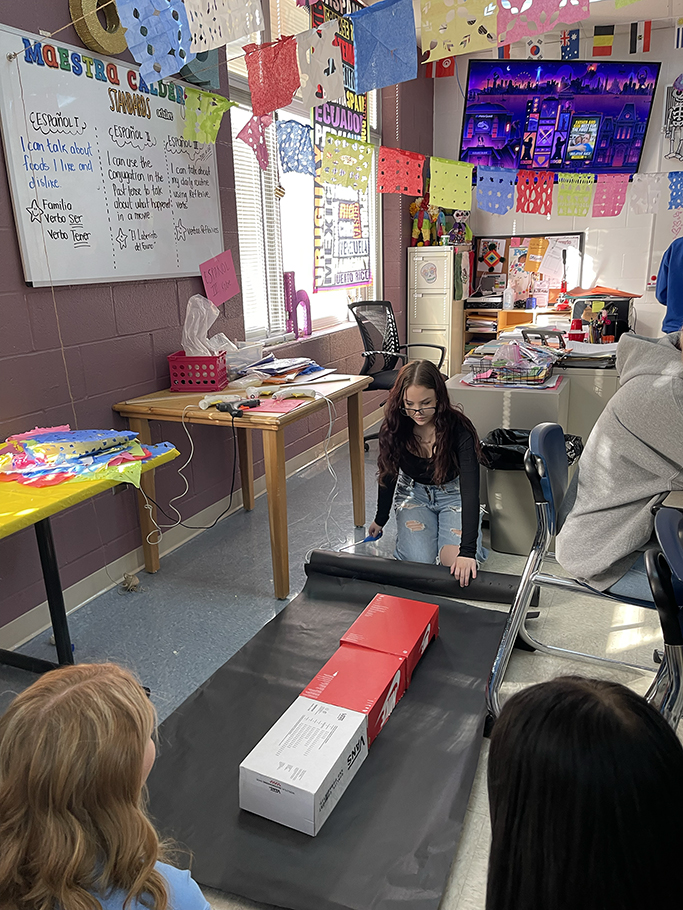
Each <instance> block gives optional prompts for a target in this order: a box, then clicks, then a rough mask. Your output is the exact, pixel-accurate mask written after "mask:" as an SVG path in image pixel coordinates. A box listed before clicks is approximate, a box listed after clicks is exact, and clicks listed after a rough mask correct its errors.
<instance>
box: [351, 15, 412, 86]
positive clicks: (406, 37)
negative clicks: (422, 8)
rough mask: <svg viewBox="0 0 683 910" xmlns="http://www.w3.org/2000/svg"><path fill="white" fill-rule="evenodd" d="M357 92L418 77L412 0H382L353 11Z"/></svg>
mask: <svg viewBox="0 0 683 910" xmlns="http://www.w3.org/2000/svg"><path fill="white" fill-rule="evenodd" d="M349 19H350V20H351V21H352V22H353V48H354V56H355V58H356V64H355V66H356V93H357V94H359V95H364V94H365V92H371V91H372V90H373V89H376V88H385V87H386V86H387V85H395V84H396V83H398V82H409V81H410V80H411V79H415V77H416V76H417V35H416V33H415V16H414V13H413V3H412V0H380V2H379V3H375V4H374V5H373V6H366V7H365V9H360V10H357V12H355V13H351V15H350V16H349Z"/></svg>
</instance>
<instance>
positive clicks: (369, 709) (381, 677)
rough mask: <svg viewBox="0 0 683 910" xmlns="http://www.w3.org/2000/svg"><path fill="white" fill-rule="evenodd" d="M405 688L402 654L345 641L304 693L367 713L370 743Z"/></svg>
mask: <svg viewBox="0 0 683 910" xmlns="http://www.w3.org/2000/svg"><path fill="white" fill-rule="evenodd" d="M405 690H406V662H405V660H404V659H403V658H402V657H398V656H397V655H395V654H387V653H383V652H381V651H376V650H370V649H369V648H357V647H355V646H354V645H348V644H342V646H341V647H340V648H339V650H338V651H336V652H335V653H334V655H333V656H332V657H331V658H330V659H329V660H328V661H327V663H326V664H325V666H324V667H323V668H322V669H321V670H320V672H319V673H318V674H317V675H316V676H314V677H313V679H312V680H311V681H310V683H309V684H308V685H307V686H306V688H305V689H304V690H303V692H302V693H301V695H302V697H303V698H311V699H314V700H315V701H320V702H324V703H326V704H328V705H336V706H337V707H339V708H348V709H349V710H350V711H359V712H360V713H362V714H367V717H368V746H370V745H371V744H372V741H373V740H374V739H375V737H376V736H377V734H378V733H379V731H380V730H381V729H382V727H383V726H384V724H385V723H386V722H387V720H388V719H389V715H390V714H391V712H392V711H393V710H394V708H395V707H396V703H397V702H398V700H399V699H400V698H401V697H402V695H403V693H404V692H405Z"/></svg>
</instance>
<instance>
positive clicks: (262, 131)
mask: <svg viewBox="0 0 683 910" xmlns="http://www.w3.org/2000/svg"><path fill="white" fill-rule="evenodd" d="M272 122H273V115H272V114H266V116H265V117H250V118H249V120H248V121H247V122H246V123H245V125H244V126H243V127H242V129H241V130H240V131H239V133H238V134H237V138H238V139H241V140H242V142H246V144H247V145H248V146H249V148H251V149H252V150H253V152H254V154H255V155H256V160H257V161H258V163H259V167H260V168H261V170H262V171H265V169H266V168H267V167H268V160H269V156H268V146H267V145H266V129H267V128H268V127H269V126H270V124H271V123H272Z"/></svg>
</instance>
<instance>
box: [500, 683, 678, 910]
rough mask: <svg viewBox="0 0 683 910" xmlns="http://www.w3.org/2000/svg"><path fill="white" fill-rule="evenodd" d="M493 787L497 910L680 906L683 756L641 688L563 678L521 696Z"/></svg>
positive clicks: (505, 725)
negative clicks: (638, 689)
mask: <svg viewBox="0 0 683 910" xmlns="http://www.w3.org/2000/svg"><path fill="white" fill-rule="evenodd" d="M488 788H489V802H490V811H491V824H492V829H493V842H492V846H491V856H490V860H489V875H488V888H487V894H486V910H648V908H661V907H664V906H666V902H667V899H668V900H669V901H671V900H675V901H676V904H678V903H680V893H681V883H680V880H679V869H680V864H681V859H682V858H683V747H681V744H680V742H679V741H678V738H677V737H676V734H675V733H674V732H673V730H672V729H671V728H670V727H669V725H668V724H667V723H666V721H664V719H663V718H662V717H661V716H660V715H659V714H658V713H657V712H656V711H655V710H654V708H652V707H651V706H650V705H649V704H647V702H646V701H645V699H643V698H641V697H640V696H639V695H636V694H635V693H634V692H632V691H631V690H630V689H627V688H625V687H624V686H621V685H619V684H617V683H612V682H603V681H600V680H593V679H582V678H579V677H564V678H559V679H555V680H553V681H551V682H548V683H542V684H541V685H536V686H531V687H530V688H528V689H525V690H524V691H523V692H520V693H519V694H517V695H515V696H513V697H512V698H511V699H510V700H509V701H508V702H507V703H506V704H505V706H504V707H503V710H502V711H501V714H500V717H499V719H498V720H497V721H496V724H495V727H494V729H493V734H492V736H491V752H490V756H489V766H488Z"/></svg>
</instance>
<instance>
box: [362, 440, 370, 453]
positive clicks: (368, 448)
mask: <svg viewBox="0 0 683 910" xmlns="http://www.w3.org/2000/svg"><path fill="white" fill-rule="evenodd" d="M363 448H364V449H365V451H366V452H369V451H370V443H369V442H364V443H363Z"/></svg>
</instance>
